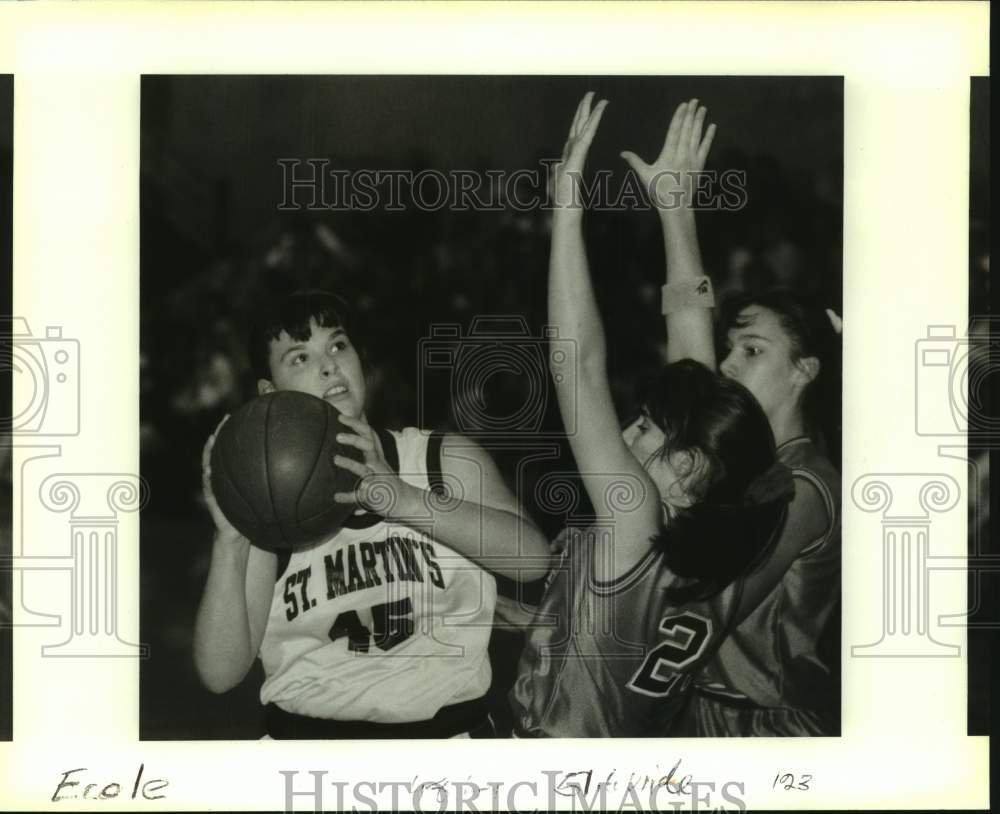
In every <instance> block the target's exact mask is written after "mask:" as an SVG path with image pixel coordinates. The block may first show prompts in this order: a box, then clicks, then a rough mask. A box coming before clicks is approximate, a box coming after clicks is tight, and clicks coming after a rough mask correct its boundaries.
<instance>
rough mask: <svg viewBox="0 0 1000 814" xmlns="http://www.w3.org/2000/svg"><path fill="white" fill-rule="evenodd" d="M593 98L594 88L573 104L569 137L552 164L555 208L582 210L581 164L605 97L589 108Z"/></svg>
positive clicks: (604, 102) (599, 120)
mask: <svg viewBox="0 0 1000 814" xmlns="http://www.w3.org/2000/svg"><path fill="white" fill-rule="evenodd" d="M593 101H594V92H593V91H590V92H589V93H587V94H586V95H585V96H584V97H583V99H582V100H581V101H580V104H579V105H577V108H576V115H575V116H574V117H573V124H572V125H571V126H570V128H569V138H567V139H566V144H565V145H564V146H563V152H562V158H561V159H560V161H559V163H558V164H556V165H555V166H554V167H553V185H552V197H553V204H554V206H555V208H556V209H563V210H579V211H582V208H583V197H582V195H581V194H580V193H581V190H580V182H581V180H582V176H583V166H584V164H585V163H586V160H587V152H588V151H589V150H590V143H591V142H592V141H593V140H594V134H595V133H596V132H597V127H598V125H599V124H600V123H601V116H603V115H604V108H606V107H607V106H608V102H607V100H606V99H602V100H601V101H599V102H598V103H597V104H596V105H595V106H593V108H592V107H591V105H592V103H593Z"/></svg>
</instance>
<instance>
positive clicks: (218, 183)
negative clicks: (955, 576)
mask: <svg viewBox="0 0 1000 814" xmlns="http://www.w3.org/2000/svg"><path fill="white" fill-rule="evenodd" d="M587 90H595V91H597V92H598V94H599V95H600V96H605V97H607V98H609V99H611V105H610V106H609V108H608V110H607V113H606V114H605V117H604V121H603V123H602V125H601V130H600V132H599V133H598V135H597V138H596V139H595V142H594V145H593V148H592V150H591V157H590V161H589V164H588V168H589V170H591V171H593V170H598V169H601V168H608V169H611V170H612V171H613V172H614V173H615V175H614V178H613V179H612V182H611V188H612V189H617V187H618V184H620V183H621V178H622V174H623V169H624V167H625V165H624V162H623V161H622V160H621V159H620V158H619V157H618V153H619V152H620V151H621V150H623V149H632V150H634V151H635V152H637V153H638V154H639V155H640V156H642V157H643V158H645V159H647V160H650V159H652V158H653V157H654V156H655V155H656V153H658V151H659V148H660V146H661V144H662V140H663V135H664V133H665V130H666V126H667V124H668V123H669V120H670V116H671V114H672V113H673V110H674V108H675V107H676V105H677V104H678V103H679V102H680V101H683V100H685V99H688V98H690V97H691V96H698V97H699V98H700V99H701V100H702V102H703V103H704V104H706V105H707V106H708V108H709V117H710V120H712V121H715V122H716V123H717V124H718V126H719V133H718V136H717V138H716V141H715V145H714V147H713V150H712V156H711V158H710V159H709V167H708V168H709V169H717V170H720V171H721V170H723V169H738V170H744V171H745V172H746V173H747V191H748V203H747V206H746V207H745V208H744V209H743V210H741V211H739V212H718V213H705V214H702V215H700V216H699V223H698V225H699V234H700V237H701V242H702V248H703V254H704V260H705V265H706V268H707V271H708V272H709V273H710V274H711V275H712V277H713V279H714V282H715V284H716V288H717V291H719V292H724V291H726V290H733V289H740V288H746V287H756V286H763V285H767V284H773V283H783V284H786V285H792V286H796V287H799V288H802V289H809V290H813V291H815V292H817V293H819V294H820V295H821V296H823V297H824V299H825V300H826V302H827V303H828V304H829V305H830V307H833V308H835V309H836V310H837V311H838V313H839V312H840V311H841V285H842V275H841V257H842V220H843V218H842V188H843V161H842V152H843V83H842V81H841V79H839V78H833V77H831V78H773V77H767V78H753V77H740V78H726V77H715V78H684V77H507V76H505V77H321V78H314V77H204V76H183V77H149V76H147V77H144V78H143V82H142V141H141V151H142V155H141V167H142V172H141V210H142V211H141V336H142V349H141V350H142V355H141V359H142V363H141V364H142V367H141V421H142V425H141V433H142V434H141V441H142V444H141V455H142V474H143V476H144V477H145V478H146V479H147V480H148V482H149V484H150V486H151V500H150V503H149V505H148V507H147V508H146V509H145V510H144V512H143V516H142V553H141V567H142V588H141V590H142V599H141V620H140V625H141V630H142V640H143V641H144V642H145V643H148V644H149V645H150V646H151V655H150V658H149V659H148V660H147V661H145V662H144V663H143V665H142V674H141V737H143V738H145V739H170V738H193V739H194V738H198V739H200V738H239V737H254V736H257V735H259V734H260V733H261V731H262V730H261V728H260V708H259V703H258V701H257V690H258V688H259V685H260V675H259V673H258V672H256V670H257V669H259V668H255V672H254V673H253V674H252V675H251V676H250V677H248V679H247V680H246V681H244V682H243V684H242V685H241V686H240V687H239V688H237V689H236V690H234V691H232V692H230V693H228V694H227V695H226V696H223V697H221V698H218V697H213V696H211V695H210V694H209V693H207V692H206V691H205V690H203V689H201V687H200V686H199V684H198V681H197V678H196V676H195V674H194V670H193V665H192V661H191V654H190V649H191V648H190V645H191V632H192V627H193V620H194V614H195V610H196V607H197V603H198V599H199V596H200V593H201V589H202V586H203V583H204V579H205V574H206V571H207V565H208V555H209V549H210V543H211V534H212V526H211V521H210V519H209V517H208V515H207V513H206V512H205V510H204V508H203V507H202V506H201V504H200V498H199V489H200V487H199V482H200V473H199V458H200V449H201V446H202V444H203V443H204V440H205V438H206V437H207V435H208V434H209V433H210V432H211V430H212V428H213V427H214V425H215V424H216V423H217V421H218V420H219V418H221V416H222V415H223V414H224V413H225V412H227V411H230V410H232V409H233V408H234V407H235V406H237V405H239V404H240V403H242V402H243V401H244V400H245V399H246V398H247V397H249V396H250V395H252V394H253V378H252V376H250V375H249V371H248V363H247V357H246V352H245V350H244V341H245V331H246V328H247V320H248V315H249V314H250V311H251V309H252V307H253V304H254V303H255V302H256V301H258V300H259V299H261V298H262V297H269V296H275V295H276V294H277V293H279V292H281V291H287V290H291V289H294V288H296V287H300V286H303V285H319V286H323V287H326V288H332V289H335V290H337V291H339V292H341V293H343V294H344V295H345V296H346V297H347V298H348V299H350V300H351V301H352V302H354V303H355V305H356V307H357V308H358V310H359V312H360V314H361V316H362V317H363V324H364V326H365V328H366V330H364V331H363V336H362V337H360V340H361V343H362V344H363V346H364V348H365V350H366V352H367V356H368V358H367V363H366V372H367V376H368V379H369V397H368V401H369V409H368V417H369V419H370V420H371V422H372V423H373V424H376V425H383V426H390V427H397V426H404V425H408V424H413V423H416V422H417V421H418V420H419V421H420V422H421V423H422V424H423V425H424V426H427V427H442V428H446V429H447V428H452V429H453V428H455V427H456V424H457V422H456V416H455V415H453V413H452V407H451V405H452V403H453V399H452V396H451V391H450V389H449V386H450V385H449V383H450V381H451V379H450V378H449V375H448V372H447V371H443V372H442V371H438V373H437V374H435V377H433V378H432V379H428V381H427V382H426V392H425V397H424V399H423V404H418V400H417V373H418V359H417V347H418V342H419V340H420V339H421V338H424V337H426V336H428V332H429V325H430V324H431V323H436V322H448V323H457V324H460V325H462V327H463V330H466V331H467V330H468V328H469V324H470V320H471V318H472V317H474V316H477V315H511V314H513V315H518V316H521V317H523V318H524V320H525V321H526V324H527V325H528V326H529V329H530V333H531V335H532V336H538V335H539V332H540V330H541V327H542V325H543V323H544V317H545V294H546V273H547V262H548V249H549V221H550V218H549V215H548V213H546V212H544V211H541V210H536V211H532V212H528V213H518V212H515V211H513V210H510V209H508V210H507V211H503V212H452V211H440V212H421V211H418V210H415V209H413V208H408V209H407V210H406V211H404V212H386V211H378V210H376V211H372V212H332V213H331V212H326V211H316V212H295V213H288V212H279V211H278V210H277V207H278V205H279V203H280V202H281V200H282V196H283V187H282V173H281V170H280V167H279V166H278V164H277V161H278V159H280V158H297V159H301V160H303V161H304V160H306V159H309V158H326V159H329V160H330V163H331V166H332V167H338V168H344V169H359V168H369V169H412V170H419V169H423V168H435V169H439V170H449V169H471V170H476V169H478V170H486V169H490V170H505V171H507V172H513V171H515V170H518V169H522V168H528V169H536V168H539V164H538V162H539V160H540V159H542V158H556V157H558V155H559V153H560V151H561V148H562V144H563V142H564V140H565V138H566V133H567V131H568V128H569V124H570V121H571V119H572V116H573V112H574V110H575V108H576V104H577V102H578V101H579V99H580V97H581V96H582V95H583V93H584V92H585V91H587ZM586 234H587V240H588V251H589V256H590V262H591V269H592V273H593V277H594V282H595V287H596V289H597V295H598V299H599V302H600V305H601V307H602V310H603V311H604V317H605V323H606V327H607V334H608V342H609V354H610V355H609V361H610V365H609V367H610V369H611V370H612V371H613V379H612V386H613V387H614V390H615V395H616V399H617V401H618V403H619V406H620V409H621V413H622V417H623V418H624V417H625V414H626V412H627V411H629V410H630V408H631V406H632V402H633V393H634V385H635V384H636V383H637V382H638V381H640V380H641V379H642V378H644V377H646V376H648V375H649V374H651V373H652V372H654V371H655V370H656V369H657V368H658V366H659V365H660V364H662V361H663V351H664V335H663V333H664V332H663V323H662V317H661V316H660V313H659V287H660V285H661V283H662V278H663V248H662V240H661V237H660V232H659V223H658V220H657V218H656V216H655V215H654V214H653V213H652V212H649V211H631V212H625V213H613V212H592V213H590V214H589V215H588V219H587V223H586ZM544 384H545V385H546V386H547V384H548V381H547V377H546V378H545V382H544ZM488 390H489V392H487V393H486V394H485V398H486V401H487V403H488V404H489V405H491V407H492V408H495V410H496V413H495V414H496V415H509V414H510V412H511V408H510V405H516V404H518V403H519V399H522V398H523V397H524V392H525V391H524V382H523V381H519V380H518V379H517V378H516V377H507V378H502V377H500V376H495V377H493V378H491V379H490V380H489V385H488ZM559 428H560V424H559V419H558V416H557V413H556V411H555V407H554V403H553V401H552V400H551V399H550V400H549V402H548V407H547V409H546V411H545V414H544V419H543V421H542V423H541V425H540V427H539V430H540V431H546V430H547V431H558V430H559ZM462 429H466V428H465V427H462ZM531 440H532V436H531V435H530V434H527V435H526V441H527V442H528V443H531ZM493 452H494V457H495V458H496V459H497V461H498V463H499V465H500V467H501V469H502V470H503V471H504V473H505V475H507V476H508V477H512V475H513V472H514V466H515V464H516V463H517V459H518V453H517V452H516V451H513V452H512V451H507V452H505V451H503V450H493ZM546 468H563V469H565V468H572V460H571V458H570V457H569V456H568V454H567V452H566V450H565V449H561V458H555V459H553V460H551V461H548V462H546V463H545V464H544V466H540V467H539V469H538V471H537V472H532V471H529V472H528V473H527V474H526V477H525V483H523V484H520V485H519V491H520V492H521V497H522V500H524V503H525V505H526V507H527V508H528V510H529V511H530V512H531V513H532V514H533V515H534V516H535V518H536V519H537V521H538V522H539V523H540V524H541V525H542V527H543V528H544V529H545V531H546V532H547V533H548V534H549V535H550V536H554V535H555V534H556V533H557V532H558V530H559V529H560V528H561V526H562V525H563V523H564V521H565V519H566V518H565V515H564V514H557V513H551V512H545V511H542V510H541V507H540V506H539V504H538V502H537V501H536V500H535V498H534V494H533V489H532V485H533V482H534V481H535V480H537V478H538V477H540V475H541V474H543V472H544V470H545V469H546ZM512 485H513V480H512ZM495 655H496V653H495ZM515 659H516V652H514V653H513V654H510V653H506V654H505V655H504V654H501V655H500V657H499V658H497V659H496V660H495V668H496V672H497V674H498V677H497V692H498V695H500V694H501V693H500V691H501V690H502V687H501V686H499V685H501V684H503V682H504V681H505V680H508V677H507V676H506V675H505V674H510V673H511V672H512V671H513V669H514V666H515V665H514V660H515Z"/></svg>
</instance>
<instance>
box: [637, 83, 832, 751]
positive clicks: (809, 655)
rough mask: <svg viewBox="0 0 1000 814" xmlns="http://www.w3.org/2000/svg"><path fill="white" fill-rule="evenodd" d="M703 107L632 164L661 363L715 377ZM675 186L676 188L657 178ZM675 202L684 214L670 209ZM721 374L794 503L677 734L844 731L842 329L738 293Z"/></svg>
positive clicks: (818, 314)
mask: <svg viewBox="0 0 1000 814" xmlns="http://www.w3.org/2000/svg"><path fill="white" fill-rule="evenodd" d="M704 116H705V109H704V108H698V104H697V100H692V101H691V102H690V103H684V104H681V105H680V106H678V108H677V111H676V112H675V114H674V117H673V120H672V121H671V124H670V128H669V130H668V133H667V140H666V144H665V147H664V151H663V153H662V154H661V156H660V157H659V158H658V159H657V161H656V162H655V163H653V164H650V165H648V164H645V163H644V162H642V161H641V160H640V159H638V158H637V157H635V156H634V155H632V154H628V156H631V157H630V158H629V161H630V163H631V164H632V166H633V167H634V168H635V169H636V170H637V171H638V172H639V173H640V175H641V176H642V177H643V178H644V179H645V180H647V181H648V182H649V183H651V185H652V186H653V187H654V188H657V189H658V191H660V192H662V193H665V197H663V198H660V197H658V196H657V195H655V194H654V195H653V196H652V198H653V201H654V203H655V204H656V205H657V212H658V214H659V216H660V219H661V225H662V227H663V235H664V241H665V246H666V257H667V280H666V285H665V286H664V288H663V312H664V315H665V318H666V329H667V336H668V348H667V350H668V359H669V360H678V359H686V358H687V359H696V360H698V361H699V362H702V363H703V364H705V365H706V366H708V367H709V368H711V369H713V370H714V369H715V365H716V350H715V345H714V341H713V329H712V310H711V309H712V305H713V304H714V303H713V301H712V295H711V283H710V281H709V279H708V278H707V277H705V276H704V274H703V271H702V265H701V257H700V252H699V248H698V240H697V233H696V230H695V222H694V210H693V208H692V207H691V206H690V197H691V196H690V186H689V185H690V184H692V183H693V178H692V176H693V175H695V174H696V173H697V172H699V171H700V170H701V169H702V168H703V167H704V162H705V156H706V155H707V150H705V149H704V148H703V145H702V144H701V143H699V139H698V136H699V134H700V132H701V127H702V123H703V121H704ZM670 178H676V179H677V186H676V187H675V188H673V189H666V188H664V187H665V186H667V185H664V184H660V185H659V186H658V187H657V183H656V179H670ZM678 202H681V204H682V205H680V206H678V205H677V204H678ZM723 328H724V330H725V354H724V358H723V360H722V362H721V364H719V368H718V369H719V372H720V373H721V374H722V375H723V376H725V377H726V378H728V379H731V380H732V381H734V382H739V383H740V384H741V385H743V386H744V387H746V389H747V390H749V391H750V393H752V394H753V397H754V398H755V399H756V400H757V402H758V403H759V404H760V406H761V408H762V409H763V411H764V414H765V415H766V416H767V420H768V423H769V424H770V426H771V430H772V431H773V433H774V439H775V441H776V443H777V455H778V459H779V460H780V461H781V462H782V463H783V464H785V465H786V466H787V467H789V468H790V469H791V471H792V475H793V483H794V497H793V499H792V501H791V503H790V504H789V506H788V512H787V517H786V518H785V520H784V523H783V525H782V528H781V533H780V536H779V538H778V540H777V542H776V543H775V545H774V550H773V552H772V553H771V555H770V556H769V557H768V558H767V559H766V561H764V562H763V563H762V564H761V566H760V567H759V568H757V569H756V570H755V571H754V573H753V574H752V576H751V577H750V578H749V579H748V580H747V582H746V585H745V590H744V595H743V597H742V599H741V600H740V604H739V608H738V610H737V613H736V618H737V621H739V625H738V626H737V627H735V629H734V630H733V631H732V633H731V635H729V636H728V637H727V638H726V640H725V641H724V642H722V644H721V645H720V647H719V649H718V653H717V654H716V656H715V657H714V658H713V659H711V660H710V662H709V663H708V665H707V667H706V668H705V670H704V671H703V673H702V674H701V676H700V677H699V680H698V693H697V695H696V697H695V699H694V701H693V703H692V705H691V707H690V710H689V711H690V712H691V715H690V717H689V718H688V719H687V723H686V725H684V726H675V728H674V729H672V730H671V734H699V735H751V734H753V735H832V734H837V733H838V732H839V729H840V723H839V717H840V716H839V700H840V675H839V634H840V614H839V609H840V475H839V473H838V471H837V467H836V466H834V464H833V463H832V462H831V458H832V460H833V461H839V459H840V404H841V395H840V394H841V388H840V380H841V345H840V320H839V318H838V317H837V316H836V315H835V314H834V313H833V312H832V311H828V310H826V309H824V308H823V307H822V306H821V305H819V304H818V303H816V302H814V301H812V300H810V299H809V298H807V297H804V296H802V295H799V294H797V293H795V292H792V291H782V290H775V291H768V292H764V293H761V294H743V295H739V296H737V297H736V298H734V299H733V300H732V301H731V302H730V303H729V304H728V306H727V308H726V309H725V318H724V321H723Z"/></svg>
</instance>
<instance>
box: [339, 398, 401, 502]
mask: <svg viewBox="0 0 1000 814" xmlns="http://www.w3.org/2000/svg"><path fill="white" fill-rule="evenodd" d="M340 421H341V423H343V424H346V425H347V426H348V427H349V428H350V429H351V430H352V432H341V433H337V441H338V442H339V443H341V444H347V445H349V446H352V447H354V448H355V449H359V450H361V453H362V455H363V456H364V461H363V462H358V461H355V460H354V459H353V458H348V457H347V456H346V455H335V456H334V458H333V462H334V463H335V464H336V465H337V466H339V467H340V468H341V469H346V470H347V471H348V472H352V473H354V474H355V475H357V476H358V478H359V479H360V480H359V481H358V485H357V488H356V489H355V490H354V491H353V492H337V493H336V494H335V495H334V496H333V499H334V500H335V501H336V502H337V503H354V504H356V505H358V506H360V507H362V508H363V509H366V510H367V511H370V512H375V513H377V514H380V515H382V516H383V517H389V516H392V515H393V514H400V513H402V514H406V511H407V510H406V509H405V508H404V507H406V506H408V505H409V506H412V505H413V499H414V497H415V496H416V492H418V491H419V490H418V489H417V488H416V487H415V486H412V485H410V484H408V483H406V482H405V481H404V480H403V479H402V478H400V477H399V475H397V474H396V473H395V472H394V471H393V470H392V467H391V466H389V463H388V462H387V461H386V459H385V455H384V454H383V452H382V446H381V444H380V443H379V440H378V436H377V435H376V434H375V431H374V430H373V429H372V428H371V427H370V426H368V424H367V423H366V422H364V421H362V420H361V419H360V418H351V417H350V416H346V415H344V414H343V413H341V415H340Z"/></svg>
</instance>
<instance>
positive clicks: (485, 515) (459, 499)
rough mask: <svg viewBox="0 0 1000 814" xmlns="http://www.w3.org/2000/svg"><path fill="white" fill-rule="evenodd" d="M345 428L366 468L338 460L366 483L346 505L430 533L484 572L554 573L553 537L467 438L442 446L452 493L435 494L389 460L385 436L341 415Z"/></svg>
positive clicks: (514, 575) (341, 438) (530, 577)
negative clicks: (407, 477) (385, 453)
mask: <svg viewBox="0 0 1000 814" xmlns="http://www.w3.org/2000/svg"><path fill="white" fill-rule="evenodd" d="M340 420H341V422H342V423H343V424H345V425H346V426H345V430H346V429H347V428H350V430H351V431H352V432H343V433H338V434H337V441H338V442H340V443H342V444H349V445H351V446H353V447H355V448H357V449H359V450H361V452H362V455H363V457H364V460H363V462H358V461H355V460H352V459H351V458H347V457H345V456H343V455H338V456H336V457H335V458H334V462H335V463H336V464H337V465H338V466H340V467H343V468H344V469H347V470H349V471H350V472H353V473H354V474H355V475H357V476H358V477H359V478H360V481H359V483H358V487H357V489H355V491H353V492H339V493H337V494H336V495H335V496H334V499H335V500H337V502H339V503H355V504H357V505H359V506H364V507H365V508H366V509H368V510H369V511H373V512H378V513H379V514H382V515H384V516H385V517H391V518H393V519H394V520H397V521H398V522H400V523H405V524H407V525H409V526H412V527H414V528H418V529H421V530H424V531H427V532H428V533H429V534H430V535H431V536H432V537H433V538H434V539H435V540H440V541H441V542H442V543H444V544H445V545H447V546H448V547H450V548H452V549H454V550H455V551H457V552H458V553H460V554H462V555H463V556H464V557H468V558H469V559H470V560H473V561H474V562H476V563H478V564H479V565H481V566H483V567H484V568H486V569H488V570H490V571H493V572H495V573H497V574H501V575H502V576H505V577H510V578H511V579H515V580H518V581H520V582H531V581H534V580H537V579H541V578H542V577H543V576H545V574H546V573H548V569H549V548H548V542H547V541H546V539H545V536H544V535H543V534H542V532H541V531H540V530H539V529H538V527H537V526H536V525H535V524H534V522H533V521H532V520H531V519H530V518H529V517H528V516H527V515H526V514H525V513H524V511H523V510H522V509H521V507H520V506H519V505H518V502H517V499H516V498H515V497H514V495H513V494H512V493H511V492H510V490H509V489H508V488H507V486H506V484H505V483H504V481H503V478H502V477H501V475H500V472H499V470H498V469H497V467H496V464H495V463H494V462H493V459H492V458H491V457H490V456H489V455H488V454H486V452H485V451H484V450H483V449H482V448H481V447H479V446H478V445H477V444H475V443H473V442H471V441H469V440H468V439H466V438H463V437H462V436H460V435H446V436H445V437H444V439H443V441H442V444H441V474H442V480H443V482H444V487H445V493H444V494H439V493H430V492H428V491H426V490H424V489H420V488H419V487H417V486H414V485H413V484H411V483H407V482H406V481H404V480H402V479H401V478H400V477H399V475H398V474H396V473H395V472H393V470H392V467H390V466H389V464H388V463H387V462H386V460H385V457H384V456H383V454H382V449H381V446H380V444H379V442H378V438H377V436H376V435H375V433H374V432H373V431H372V429H371V427H369V426H368V424H366V423H365V422H364V421H362V420H361V419H358V418H350V417H348V416H345V415H341V416H340Z"/></svg>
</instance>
